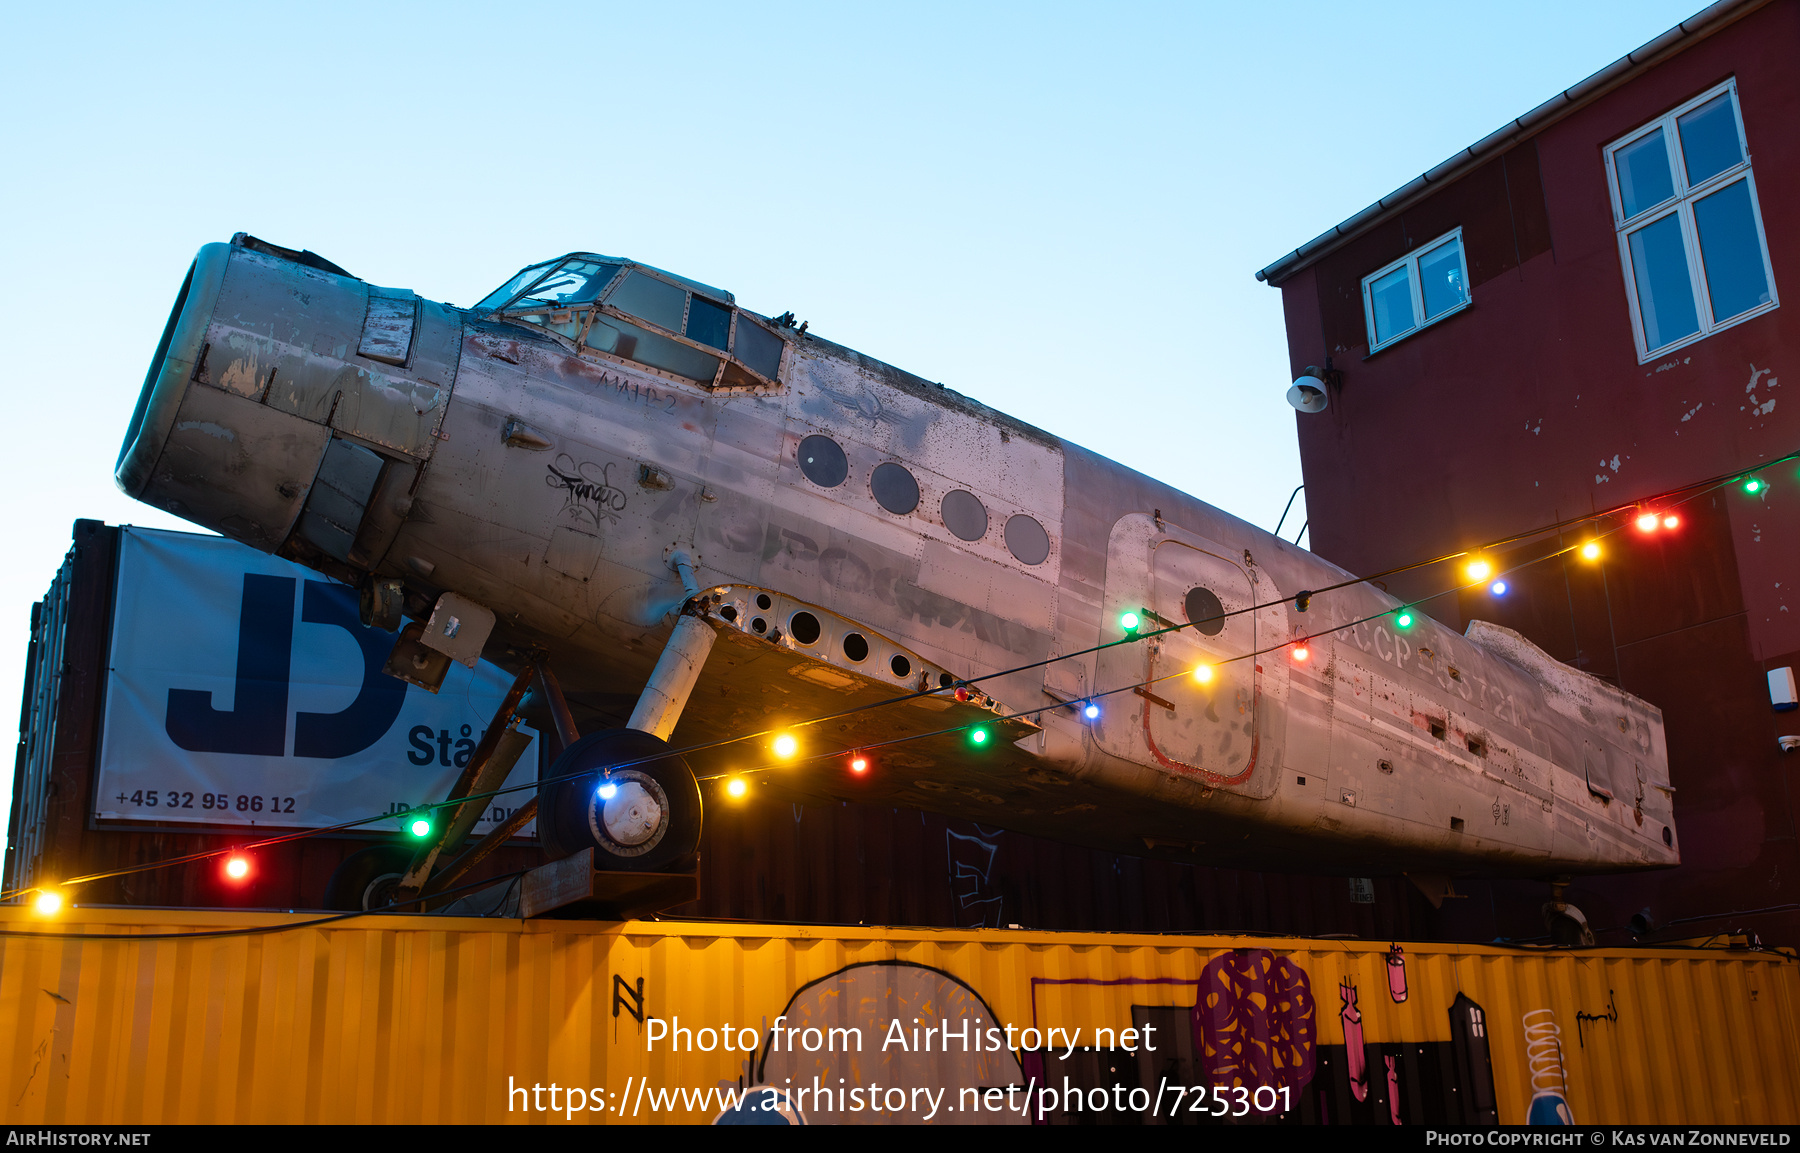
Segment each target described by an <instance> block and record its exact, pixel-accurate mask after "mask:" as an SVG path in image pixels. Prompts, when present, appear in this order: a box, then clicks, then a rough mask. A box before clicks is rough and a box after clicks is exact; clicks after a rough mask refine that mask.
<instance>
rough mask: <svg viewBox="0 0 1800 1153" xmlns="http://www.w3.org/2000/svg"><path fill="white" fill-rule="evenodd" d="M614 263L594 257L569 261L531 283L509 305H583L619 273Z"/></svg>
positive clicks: (516, 306) (515, 306) (517, 306)
mask: <svg viewBox="0 0 1800 1153" xmlns="http://www.w3.org/2000/svg"><path fill="white" fill-rule="evenodd" d="M618 271H619V266H618V265H616V264H601V263H599V262H598V261H593V260H571V261H568V262H567V263H565V264H563V265H561V266H559V267H558V268H557V269H556V271H555V272H552V273H551V274H550V275H548V276H546V277H544V278H543V279H542V280H540V281H538V282H537V283H536V284H534V285H532V286H531V291H530V292H528V293H526V294H525V295H524V296H523V297H521V298H520V299H519V300H518V301H516V302H515V303H514V304H513V305H512V307H513V308H521V307H526V306H533V305H545V304H547V305H551V306H554V307H558V308H568V307H570V306H571V305H576V304H585V303H587V302H588V301H590V300H592V299H594V297H596V296H599V295H600V292H601V290H602V289H604V288H605V287H606V286H607V285H608V284H610V283H611V282H612V278H613V277H614V276H615V275H617V274H618Z"/></svg>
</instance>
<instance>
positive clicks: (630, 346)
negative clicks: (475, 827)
mask: <svg viewBox="0 0 1800 1153" xmlns="http://www.w3.org/2000/svg"><path fill="white" fill-rule="evenodd" d="M587 343H588V345H589V346H590V347H593V348H597V349H599V350H600V351H601V352H610V353H612V354H613V355H614V356H622V357H624V358H625V359H626V360H635V361H637V362H638V363H639V364H647V365H649V366H650V367H652V368H660V369H662V370H663V371H664V372H672V373H674V374H675V375H676V376H685V377H687V378H688V379H689V380H697V381H699V382H700V383H702V384H709V383H711V382H712V378H713V375H714V374H715V373H716V372H718V370H719V362H718V361H717V360H716V359H715V358H713V357H710V356H708V355H706V354H705V353H704V352H701V351H700V350H699V349H697V348H689V347H688V346H687V345H685V344H682V343H681V342H679V341H675V340H670V339H669V338H668V337H666V336H662V335H660V334H658V333H654V332H651V331H649V330H648V329H643V328H639V327H638V326H637V325H635V324H627V323H625V322H624V321H622V320H614V319H613V318H612V317H610V316H596V317H595V318H594V324H593V327H592V328H589V329H588V334H587Z"/></svg>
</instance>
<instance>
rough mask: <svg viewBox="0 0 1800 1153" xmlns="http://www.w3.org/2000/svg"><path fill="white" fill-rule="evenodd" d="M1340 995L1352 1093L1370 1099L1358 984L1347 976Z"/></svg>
mask: <svg viewBox="0 0 1800 1153" xmlns="http://www.w3.org/2000/svg"><path fill="white" fill-rule="evenodd" d="M1338 996H1339V997H1340V998H1342V999H1343V1002H1344V1006H1343V1008H1342V1009H1341V1010H1339V1012H1338V1016H1340V1017H1342V1018H1343V1021H1344V1056H1345V1059H1346V1061H1347V1065H1348V1069H1347V1072H1348V1073H1349V1076H1350V1095H1351V1096H1352V1097H1355V1098H1356V1099H1357V1100H1358V1101H1367V1100H1368V1099H1369V1063H1368V1059H1367V1058H1366V1057H1365V1056H1364V1054H1363V1035H1362V1010H1361V1009H1358V1008H1357V1007H1356V984H1355V982H1353V981H1351V980H1350V978H1348V977H1345V978H1344V979H1343V981H1342V982H1340V983H1339V984H1338Z"/></svg>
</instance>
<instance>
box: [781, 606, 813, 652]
mask: <svg viewBox="0 0 1800 1153" xmlns="http://www.w3.org/2000/svg"><path fill="white" fill-rule="evenodd" d="M788 635H789V636H791V637H793V638H794V640H796V641H798V642H799V643H800V644H803V645H810V644H812V643H813V642H814V641H816V640H818V639H819V618H818V617H816V616H813V615H812V614H811V613H809V612H806V611H805V610H801V611H800V612H797V613H795V614H794V615H793V616H791V617H789V618H788Z"/></svg>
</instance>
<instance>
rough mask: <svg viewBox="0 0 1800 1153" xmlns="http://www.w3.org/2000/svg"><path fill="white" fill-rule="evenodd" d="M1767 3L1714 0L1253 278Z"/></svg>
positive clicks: (1277, 276)
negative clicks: (1713, 2)
mask: <svg viewBox="0 0 1800 1153" xmlns="http://www.w3.org/2000/svg"><path fill="white" fill-rule="evenodd" d="M1768 3H1770V0H1718V2H1717V3H1715V4H1712V5H1710V6H1708V7H1706V8H1703V9H1701V10H1700V11H1699V12H1696V13H1695V14H1694V15H1693V16H1691V17H1689V18H1688V19H1686V20H1683V21H1682V22H1681V23H1679V24H1677V25H1676V26H1675V27H1673V28H1671V29H1669V30H1668V31H1667V32H1664V33H1663V34H1662V35H1660V36H1658V37H1656V38H1655V39H1654V40H1651V41H1650V42H1649V43H1647V44H1644V45H1642V46H1640V47H1639V48H1637V49H1636V50H1634V51H1632V52H1628V53H1626V54H1625V55H1624V56H1621V57H1620V58H1619V59H1617V60H1615V61H1613V62H1612V63H1611V64H1608V65H1607V66H1606V67H1604V68H1602V69H1600V71H1598V72H1596V73H1594V74H1593V75H1592V76H1589V77H1588V78H1587V79H1585V80H1583V81H1581V82H1580V83H1578V84H1576V85H1575V86H1574V87H1572V88H1566V89H1564V90H1563V91H1561V92H1559V93H1557V94H1556V95H1555V96H1552V97H1551V98H1550V99H1548V100H1546V101H1544V102H1543V103H1542V104H1540V105H1538V106H1537V107H1536V108H1533V109H1532V110H1531V111H1530V112H1527V113H1525V115H1523V116H1520V117H1519V118H1517V119H1516V120H1513V121H1511V122H1509V123H1507V124H1505V125H1503V126H1502V127H1500V128H1499V129H1497V130H1495V131H1493V132H1490V133H1488V134H1487V135H1486V136H1484V137H1482V138H1481V139H1480V140H1478V141H1476V142H1475V143H1474V144H1471V145H1470V146H1469V147H1467V148H1465V149H1463V150H1462V151H1461V152H1458V153H1456V154H1455V155H1454V156H1451V157H1450V158H1449V159H1448V160H1445V161H1444V162H1443V163H1441V164H1439V165H1437V166H1436V167H1435V168H1432V169H1429V170H1428V171H1426V172H1423V173H1421V174H1419V175H1418V176H1415V177H1413V178H1412V179H1411V180H1409V181H1407V182H1406V183H1405V184H1402V185H1401V186H1400V187H1399V188H1396V189H1395V190H1394V191H1392V192H1390V193H1388V194H1387V195H1386V196H1384V197H1382V198H1381V199H1380V200H1377V201H1376V202H1375V203H1373V204H1371V205H1369V206H1368V207H1367V208H1365V209H1363V210H1362V211H1361V212H1358V213H1356V214H1355V215H1354V216H1351V217H1350V218H1349V219H1347V220H1345V221H1343V222H1342V223H1340V224H1338V225H1336V226H1335V227H1332V228H1330V229H1327V230H1326V231H1324V232H1321V233H1320V234H1319V235H1317V236H1315V237H1313V238H1312V239H1311V240H1309V241H1307V242H1306V243H1305V244H1302V245H1301V246H1300V247H1299V248H1296V249H1294V251H1292V252H1290V253H1288V254H1287V255H1286V256H1283V257H1281V258H1280V259H1279V260H1276V261H1274V262H1273V263H1271V264H1270V265H1269V266H1268V267H1267V268H1264V269H1262V270H1261V271H1259V272H1258V273H1257V274H1256V279H1258V280H1260V281H1263V282H1265V283H1267V284H1269V285H1272V286H1276V287H1279V286H1280V284H1281V282H1282V281H1284V280H1286V279H1287V278H1288V277H1290V276H1292V275H1294V274H1295V273H1296V272H1299V271H1300V270H1301V269H1303V268H1305V267H1307V266H1308V265H1310V264H1311V263H1313V262H1314V261H1315V260H1318V259H1319V258H1320V257H1322V256H1325V255H1326V254H1328V253H1330V252H1333V251H1335V250H1336V249H1338V248H1341V247H1342V246H1343V245H1345V244H1348V243H1349V242H1350V241H1351V240H1354V239H1355V238H1356V237H1358V236H1360V235H1361V234H1362V233H1364V232H1366V231H1367V230H1368V229H1370V228H1372V227H1374V226H1375V225H1376V224H1379V223H1380V222H1381V221H1383V220H1386V219H1388V218H1389V217H1392V216H1394V215H1395V214H1397V213H1399V212H1401V211H1403V210H1405V209H1406V208H1407V207H1409V206H1410V205H1412V204H1413V203H1415V202H1416V201H1418V200H1419V199H1421V198H1422V197H1424V196H1425V195H1426V194H1427V193H1428V192H1430V191H1432V190H1434V189H1436V188H1437V187H1438V186H1439V185H1442V184H1445V183H1447V182H1449V181H1451V180H1454V179H1456V178H1457V177H1459V176H1462V175H1464V174H1466V173H1467V172H1469V171H1470V170H1471V169H1473V168H1475V167H1477V166H1478V165H1480V164H1482V163H1485V162H1486V161H1488V160H1490V159H1492V158H1493V157H1495V156H1497V155H1499V154H1500V153H1501V152H1503V151H1505V150H1506V149H1508V148H1510V147H1512V146H1513V145H1514V144H1516V143H1518V142H1519V141H1520V140H1522V139H1524V138H1526V137H1528V136H1531V135H1533V134H1535V133H1537V132H1540V131H1542V130H1543V129H1545V128H1547V127H1549V126H1550V125H1551V124H1554V123H1555V122H1556V121H1558V120H1561V119H1562V118H1563V117H1565V116H1567V115H1569V114H1570V113H1572V112H1574V111H1575V110H1577V109H1578V108H1581V107H1583V106H1585V105H1587V104H1589V103H1592V102H1593V101H1595V100H1597V99H1599V98H1600V97H1601V96H1604V95H1605V94H1606V93H1608V92H1610V91H1612V90H1613V89H1614V88H1617V87H1618V86H1619V85H1620V84H1623V83H1624V82H1625V81H1627V80H1629V79H1631V78H1632V77H1634V76H1636V75H1637V74H1638V73H1640V72H1643V71H1645V70H1647V69H1649V68H1652V67H1654V66H1656V65H1657V64H1660V63H1662V62H1663V61H1664V60H1666V59H1668V58H1669V57H1670V56H1672V55H1674V54H1675V53H1676V52H1678V51H1681V50H1682V49H1685V48H1687V47H1688V46H1689V45H1690V44H1692V43H1694V42H1695V41H1697V40H1700V39H1703V38H1705V37H1707V36H1710V35H1712V34H1713V33H1714V32H1717V31H1719V30H1720V29H1721V28H1724V27H1725V26H1726V25H1728V24H1730V23H1732V22H1734V21H1736V20H1738V19H1741V18H1742V17H1744V16H1748V15H1749V14H1750V13H1751V12H1754V11H1755V10H1756V9H1758V8H1761V7H1763V6H1764V5H1766V4H1768Z"/></svg>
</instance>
